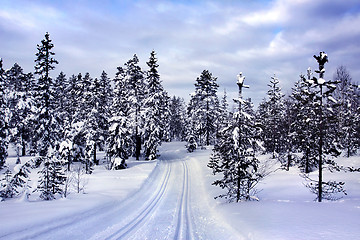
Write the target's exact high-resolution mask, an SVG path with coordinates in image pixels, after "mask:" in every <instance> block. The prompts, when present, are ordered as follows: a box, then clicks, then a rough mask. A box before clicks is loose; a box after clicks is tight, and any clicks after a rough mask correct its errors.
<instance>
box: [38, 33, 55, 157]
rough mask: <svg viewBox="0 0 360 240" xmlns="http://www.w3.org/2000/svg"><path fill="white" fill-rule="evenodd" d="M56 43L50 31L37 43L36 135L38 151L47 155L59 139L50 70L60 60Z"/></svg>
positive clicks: (42, 154)
mask: <svg viewBox="0 0 360 240" xmlns="http://www.w3.org/2000/svg"><path fill="white" fill-rule="evenodd" d="M53 47H54V44H53V43H52V40H51V39H50V36H49V33H46V34H45V38H44V39H43V40H42V41H41V44H40V45H37V50H38V53H36V59H35V63H36V65H35V74H36V75H38V79H37V83H36V86H35V88H34V93H35V95H34V102H35V108H36V112H35V116H34V119H33V121H34V137H35V141H36V142H37V148H38V149H37V151H38V153H39V154H40V156H46V155H47V153H48V150H49V149H50V148H54V147H55V144H56V141H57V140H58V134H57V131H58V129H57V127H58V126H59V124H58V122H57V119H56V118H55V116H54V111H53V109H52V106H53V102H54V92H53V88H52V87H53V80H52V78H51V77H50V71H51V70H54V69H55V64H58V61H57V60H55V59H54V58H53V56H54V55H55V53H54V52H52V48H53Z"/></svg>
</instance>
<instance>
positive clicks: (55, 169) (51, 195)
mask: <svg viewBox="0 0 360 240" xmlns="http://www.w3.org/2000/svg"><path fill="white" fill-rule="evenodd" d="M39 174H40V175H39V180H38V183H39V184H38V186H37V188H36V189H35V191H39V192H40V198H41V199H43V200H53V199H55V198H56V194H60V195H62V194H63V188H62V186H63V184H64V182H65V180H66V177H65V174H64V172H63V169H62V162H61V161H59V160H58V157H56V156H55V154H52V155H51V156H50V157H43V168H42V170H40V172H39Z"/></svg>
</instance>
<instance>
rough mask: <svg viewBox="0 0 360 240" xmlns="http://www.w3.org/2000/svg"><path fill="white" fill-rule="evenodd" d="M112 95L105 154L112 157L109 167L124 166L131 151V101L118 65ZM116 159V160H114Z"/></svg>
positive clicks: (118, 167)
mask: <svg viewBox="0 0 360 240" xmlns="http://www.w3.org/2000/svg"><path fill="white" fill-rule="evenodd" d="M114 84H115V86H114V95H113V98H112V105H111V108H110V110H111V118H110V119H109V137H108V140H107V145H108V149H107V154H108V155H109V157H110V158H112V160H111V162H112V164H111V166H110V167H109V169H112V168H114V164H115V163H120V164H119V165H116V166H115V168H117V169H123V168H126V163H125V162H126V160H127V159H128V158H129V157H130V156H131V155H132V153H133V145H134V143H133V138H132V132H131V130H132V128H131V123H130V122H131V118H130V117H131V111H132V109H131V103H130V102H129V96H128V93H129V92H128V91H127V78H126V75H125V71H124V69H123V68H122V67H118V72H117V73H116V77H115V79H114ZM116 159H118V160H116Z"/></svg>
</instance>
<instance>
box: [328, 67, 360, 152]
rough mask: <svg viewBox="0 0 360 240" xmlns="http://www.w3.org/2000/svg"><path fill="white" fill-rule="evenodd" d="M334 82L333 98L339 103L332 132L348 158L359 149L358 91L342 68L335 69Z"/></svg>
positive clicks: (359, 105)
mask: <svg viewBox="0 0 360 240" xmlns="http://www.w3.org/2000/svg"><path fill="white" fill-rule="evenodd" d="M334 81H336V82H339V84H338V88H336V90H335V92H334V97H335V99H336V101H337V102H338V103H339V107H338V109H337V113H336V116H337V120H338V121H337V123H338V126H337V127H335V128H334V130H335V131H337V133H338V136H339V141H340V143H341V146H342V147H343V148H344V149H345V150H346V155H347V157H350V156H351V155H352V154H354V153H356V151H357V149H359V148H360V142H359V136H358V129H359V126H360V120H359V119H360V116H359V108H360V104H359V100H358V99H359V90H358V89H357V88H358V86H356V85H355V84H354V83H353V82H352V78H351V76H350V73H349V72H348V71H347V69H346V67H344V66H340V67H338V68H337V70H336V73H335V75H334Z"/></svg>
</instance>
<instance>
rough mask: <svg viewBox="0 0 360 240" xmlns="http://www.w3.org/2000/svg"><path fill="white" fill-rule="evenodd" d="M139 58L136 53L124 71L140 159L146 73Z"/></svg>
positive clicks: (137, 155) (136, 151) (137, 154)
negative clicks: (140, 64)
mask: <svg viewBox="0 0 360 240" xmlns="http://www.w3.org/2000/svg"><path fill="white" fill-rule="evenodd" d="M138 63H139V59H138V57H137V56H136V54H135V55H134V56H133V58H132V59H130V60H129V61H127V62H126V63H125V68H124V73H125V79H126V85H125V87H126V89H127V92H128V93H127V95H128V96H129V103H130V109H131V112H130V117H131V119H132V121H131V122H132V125H133V126H132V128H133V139H134V140H133V141H134V143H135V151H134V155H135V157H136V160H139V158H140V154H141V142H142V132H141V128H142V127H143V119H142V116H141V115H142V114H141V113H142V111H143V109H142V107H143V101H144V97H145V86H146V85H145V82H144V74H143V71H142V70H141V68H140V66H139V65H138Z"/></svg>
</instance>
